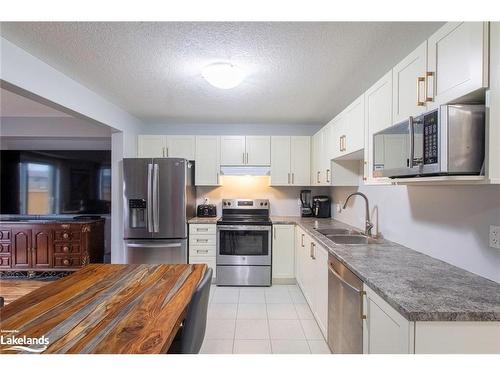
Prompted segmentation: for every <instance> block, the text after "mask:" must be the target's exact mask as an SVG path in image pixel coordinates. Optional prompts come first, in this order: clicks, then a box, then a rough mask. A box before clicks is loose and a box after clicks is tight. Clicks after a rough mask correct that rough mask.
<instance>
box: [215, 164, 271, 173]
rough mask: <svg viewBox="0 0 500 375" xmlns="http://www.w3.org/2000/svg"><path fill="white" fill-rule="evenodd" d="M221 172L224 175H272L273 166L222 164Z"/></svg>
mask: <svg viewBox="0 0 500 375" xmlns="http://www.w3.org/2000/svg"><path fill="white" fill-rule="evenodd" d="M220 174H221V175H222V176H270V175H271V168H270V167H268V166H261V165H242V166H236V165H234V166H233V165H226V166H223V165H221V167H220Z"/></svg>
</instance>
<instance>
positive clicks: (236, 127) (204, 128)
mask: <svg viewBox="0 0 500 375" xmlns="http://www.w3.org/2000/svg"><path fill="white" fill-rule="evenodd" d="M322 126H323V125H286V124H282V125H277V124H219V125H216V124H179V125H167V124H152V125H144V126H143V127H142V131H143V134H178V135H200V134H203V135H312V134H314V133H316V132H317V131H318V130H319V129H320V128H321V127H322Z"/></svg>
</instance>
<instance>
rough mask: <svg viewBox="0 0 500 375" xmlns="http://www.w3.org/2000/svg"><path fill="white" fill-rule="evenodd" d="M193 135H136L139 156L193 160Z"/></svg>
mask: <svg viewBox="0 0 500 375" xmlns="http://www.w3.org/2000/svg"><path fill="white" fill-rule="evenodd" d="M194 154H195V137H194V136H193V135H168V136H166V135H145V134H141V135H139V136H138V137H137V157H139V158H167V157H170V158H184V159H188V160H194Z"/></svg>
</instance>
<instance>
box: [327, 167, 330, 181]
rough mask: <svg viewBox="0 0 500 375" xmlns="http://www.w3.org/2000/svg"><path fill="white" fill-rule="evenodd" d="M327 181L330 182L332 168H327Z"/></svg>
mask: <svg viewBox="0 0 500 375" xmlns="http://www.w3.org/2000/svg"><path fill="white" fill-rule="evenodd" d="M326 182H328V183H330V170H329V169H327V170H326Z"/></svg>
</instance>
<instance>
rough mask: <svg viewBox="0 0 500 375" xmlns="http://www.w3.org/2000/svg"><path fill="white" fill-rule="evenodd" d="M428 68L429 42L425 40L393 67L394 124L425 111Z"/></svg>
mask: <svg viewBox="0 0 500 375" xmlns="http://www.w3.org/2000/svg"><path fill="white" fill-rule="evenodd" d="M426 68H427V42H424V43H422V44H421V45H420V46H418V48H417V49H416V50H415V51H413V52H412V53H410V54H409V55H408V56H407V57H405V59H404V60H403V61H401V62H400V63H399V64H398V65H396V66H395V67H394V68H393V69H392V95H393V97H392V100H393V105H392V111H393V117H392V122H393V123H394V124H396V123H398V122H401V121H403V120H407V119H408V117H410V116H417V115H419V114H421V113H423V112H424V111H425V109H426V104H425V103H426V100H425V71H426Z"/></svg>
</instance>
